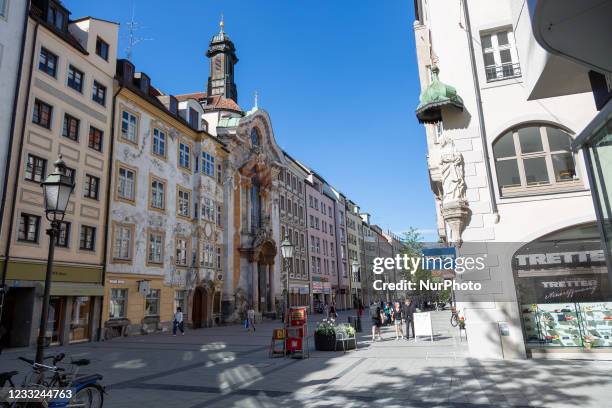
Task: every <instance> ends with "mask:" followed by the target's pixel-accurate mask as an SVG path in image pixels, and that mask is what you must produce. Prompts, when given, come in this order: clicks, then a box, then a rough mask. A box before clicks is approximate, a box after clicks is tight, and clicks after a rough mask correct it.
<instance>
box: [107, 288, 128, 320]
mask: <svg viewBox="0 0 612 408" xmlns="http://www.w3.org/2000/svg"><path fill="white" fill-rule="evenodd" d="M127 299H128V290H127V289H111V295H110V304H109V308H108V317H109V318H111V319H119V318H122V317H125V316H126V312H127Z"/></svg>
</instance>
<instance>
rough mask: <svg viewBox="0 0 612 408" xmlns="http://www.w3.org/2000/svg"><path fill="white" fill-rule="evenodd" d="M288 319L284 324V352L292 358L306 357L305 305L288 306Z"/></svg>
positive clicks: (306, 329) (306, 313) (306, 328)
mask: <svg viewBox="0 0 612 408" xmlns="http://www.w3.org/2000/svg"><path fill="white" fill-rule="evenodd" d="M288 317H289V319H288V322H287V324H286V332H287V339H286V345H285V352H286V354H290V355H291V356H292V357H294V358H308V357H310V353H309V349H310V348H309V343H308V312H307V308H306V306H292V307H290V308H289V316H288Z"/></svg>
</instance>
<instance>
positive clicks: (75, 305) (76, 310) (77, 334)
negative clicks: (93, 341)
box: [69, 296, 91, 342]
mask: <svg viewBox="0 0 612 408" xmlns="http://www.w3.org/2000/svg"><path fill="white" fill-rule="evenodd" d="M90 321H91V298H90V297H88V296H77V297H74V298H73V299H72V312H71V319H70V338H69V341H71V342H77V341H85V340H89V338H90Z"/></svg>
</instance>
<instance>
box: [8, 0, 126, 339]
mask: <svg viewBox="0 0 612 408" xmlns="http://www.w3.org/2000/svg"><path fill="white" fill-rule="evenodd" d="M13 3H15V4H13ZM16 3H18V2H16V1H13V2H11V7H15V8H16V9H17V10H18V9H19V8H20V7H19V6H18V5H17V4H16ZM21 3H25V2H21ZM0 4H4V5H6V2H2V3H0ZM29 4H30V9H29V10H28V12H29V15H28V20H27V26H26V41H25V46H24V54H23V61H22V71H21V73H20V77H21V82H20V86H19V95H18V99H17V105H16V117H15V127H14V132H13V134H12V140H13V143H12V146H11V151H10V153H9V155H10V157H11V160H10V166H8V177H7V179H6V180H7V181H8V184H7V185H6V200H5V205H4V208H3V210H4V214H3V217H2V218H3V222H2V231H1V239H0V242H1V243H2V245H0V256H1V257H2V262H1V264H0V269H1V272H0V273H1V274H2V276H3V277H5V278H6V280H7V286H8V287H9V290H8V293H7V297H6V300H5V304H4V306H5V307H4V313H3V321H2V323H3V325H4V326H5V327H6V328H7V329H8V332H9V335H8V336H7V338H6V343H7V344H8V345H9V346H27V345H32V344H34V343H35V341H36V336H37V332H38V322H39V320H40V310H41V298H42V293H43V281H44V278H45V270H46V260H47V254H48V236H47V235H46V234H45V230H46V229H47V228H48V226H49V223H48V222H47V220H46V218H45V213H44V205H43V195H42V189H41V187H40V182H41V181H43V180H44V179H45V178H46V176H47V174H49V173H51V172H52V171H53V170H54V162H55V161H56V160H57V158H58V156H59V155H61V156H62V157H63V160H64V161H65V163H66V165H67V167H68V172H69V176H70V177H71V178H72V180H73V181H74V183H75V188H74V191H73V194H72V196H71V197H70V201H69V203H68V208H67V214H66V216H65V218H64V221H63V222H62V223H61V226H60V234H59V237H58V238H57V241H56V249H55V264H54V270H53V284H52V286H51V302H50V312H49V323H48V333H46V335H47V337H49V338H50V339H51V343H53V344H67V343H69V342H78V341H87V340H90V339H93V338H97V335H98V330H97V329H98V327H99V316H100V309H101V307H102V296H103V294H104V289H103V266H104V253H105V240H104V233H105V229H106V223H105V214H106V197H107V189H108V184H107V177H106V171H107V168H108V163H109V160H108V159H109V152H110V142H109V134H110V128H111V122H112V109H111V105H112V103H111V99H112V91H113V77H114V74H115V64H116V52H117V37H118V31H119V27H118V25H117V24H115V23H111V22H107V21H102V20H98V19H95V18H91V17H87V18H83V19H78V20H70V19H69V15H70V12H69V11H68V10H67V9H66V8H65V7H63V6H62V5H61V3H60V2H58V1H54V0H50V1H39V0H33V1H31V2H30V3H29ZM16 18H21V17H18V16H16ZM12 46H15V47H19V45H18V44H13V45H12ZM5 51H6V52H7V55H10V54H11V51H9V50H5ZM3 79H4V75H3ZM11 106H12V105H11ZM3 109H4V107H3ZM2 126H4V121H3V124H2Z"/></svg>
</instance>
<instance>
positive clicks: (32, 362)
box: [17, 357, 34, 365]
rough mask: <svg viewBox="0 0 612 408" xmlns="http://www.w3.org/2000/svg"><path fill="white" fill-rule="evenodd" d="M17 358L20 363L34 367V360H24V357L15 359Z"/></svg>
mask: <svg viewBox="0 0 612 408" xmlns="http://www.w3.org/2000/svg"><path fill="white" fill-rule="evenodd" d="M17 358H18V359H19V360H21V361H25V362H26V363H28V364H30V365H34V360H30V359H29V358H25V357H17Z"/></svg>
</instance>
